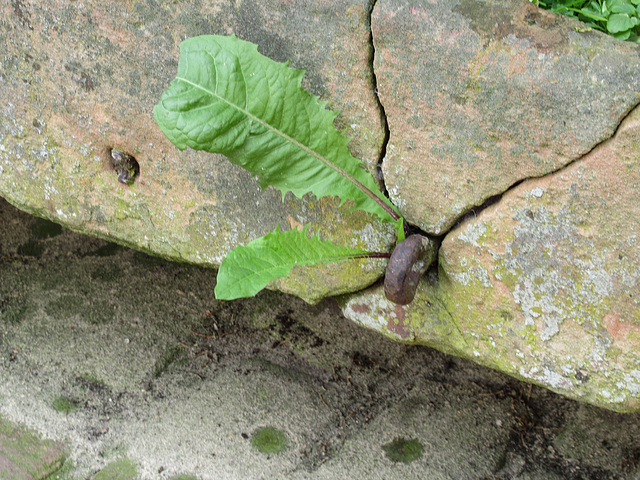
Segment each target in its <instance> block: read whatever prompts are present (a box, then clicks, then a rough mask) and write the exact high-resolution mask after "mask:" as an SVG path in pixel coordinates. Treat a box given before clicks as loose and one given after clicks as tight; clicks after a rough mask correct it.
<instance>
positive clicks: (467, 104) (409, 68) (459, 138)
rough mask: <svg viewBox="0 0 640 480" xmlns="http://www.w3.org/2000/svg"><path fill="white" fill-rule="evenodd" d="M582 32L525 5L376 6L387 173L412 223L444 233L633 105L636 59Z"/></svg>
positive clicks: (494, 0)
mask: <svg viewBox="0 0 640 480" xmlns="http://www.w3.org/2000/svg"><path fill="white" fill-rule="evenodd" d="M584 29H585V25H584V24H582V23H580V22H578V21H575V20H573V19H569V18H567V17H561V16H559V15H556V14H554V13H551V12H547V11H544V10H540V9H538V8H537V7H535V6H534V5H532V4H531V3H529V2H526V1H522V0H508V1H505V0H487V1H477V0H461V1H455V2H454V1H450V0H438V1H431V2H423V1H417V0H384V1H382V0H381V1H379V2H378V3H377V4H376V7H375V9H374V11H373V17H372V31H373V40H374V45H375V52H376V55H375V60H374V66H375V73H376V77H377V80H378V92H379V95H380V101H381V102H382V104H383V106H384V108H385V112H386V114H387V117H388V122H389V129H390V132H391V133H390V134H391V137H390V140H389V145H388V147H387V152H386V157H385V159H384V164H383V171H384V174H385V183H386V186H387V190H388V191H389V193H390V195H391V198H392V199H393V201H394V202H395V203H396V205H397V206H398V207H399V208H400V209H401V212H402V213H403V215H404V216H405V217H406V218H407V219H408V220H409V221H410V222H411V223H413V224H416V225H419V226H420V227H421V228H422V229H424V230H426V231H428V232H430V233H433V234H443V233H445V232H446V231H447V230H448V229H449V228H450V227H451V226H452V225H453V224H454V223H455V222H456V220H457V219H458V218H459V217H460V215H461V214H462V213H464V212H466V211H468V210H470V209H471V208H473V207H475V206H478V205H481V204H483V203H484V202H485V200H487V199H488V198H490V197H491V196H494V195H497V194H500V193H502V192H503V191H504V190H506V189H507V188H508V187H510V186H512V185H513V184H514V183H516V182H518V181H520V180H523V179H526V178H531V177H538V176H542V175H545V174H548V173H550V172H553V171H556V170H557V169H558V168H560V167H562V166H564V165H566V164H568V163H569V162H571V161H572V160H575V159H576V158H579V157H580V156H581V155H583V154H585V153H587V152H588V151H590V150H591V149H592V148H593V147H594V146H595V145H597V144H598V143H600V142H602V141H603V140H605V139H607V138H609V137H610V136H611V134H612V133H613V131H614V129H615V128H616V126H617V125H618V124H619V122H620V120H621V119H622V118H623V117H624V115H626V114H627V113H628V112H629V111H630V110H631V108H632V107H633V106H634V105H635V104H637V103H638V101H639V100H640V74H639V72H640V51H639V50H638V47H637V46H636V45H634V44H631V43H628V42H627V43H623V42H620V41H618V40H615V39H614V38H612V37H610V36H607V35H604V34H601V33H597V32H595V31H589V32H583V33H581V32H579V31H576V30H584Z"/></svg>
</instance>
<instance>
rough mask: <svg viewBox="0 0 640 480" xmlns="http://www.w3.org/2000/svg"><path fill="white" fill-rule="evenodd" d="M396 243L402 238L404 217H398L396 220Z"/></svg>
mask: <svg viewBox="0 0 640 480" xmlns="http://www.w3.org/2000/svg"><path fill="white" fill-rule="evenodd" d="M396 237H397V241H396V243H400V242H402V241H403V240H404V218H402V217H400V218H399V219H398V221H397V222H396Z"/></svg>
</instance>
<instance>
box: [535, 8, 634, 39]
mask: <svg viewBox="0 0 640 480" xmlns="http://www.w3.org/2000/svg"><path fill="white" fill-rule="evenodd" d="M531 1H532V2H533V3H535V4H536V5H538V6H539V7H541V8H544V9H546V10H551V11H553V12H557V13H561V14H562V15H567V16H570V17H576V18H578V19H580V20H582V21H583V22H584V23H586V24H587V25H589V26H590V27H591V28H593V29H594V30H600V31H601V32H605V33H608V34H610V35H613V36H614V37H616V38H618V39H620V40H629V41H632V42H639V43H640V0H531Z"/></svg>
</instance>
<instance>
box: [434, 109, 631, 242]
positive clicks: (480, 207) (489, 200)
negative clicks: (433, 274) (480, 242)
mask: <svg viewBox="0 0 640 480" xmlns="http://www.w3.org/2000/svg"><path fill="white" fill-rule="evenodd" d="M636 108H640V100H639V101H638V102H637V103H635V104H634V105H632V106H631V107H630V108H629V110H627V111H626V112H625V113H624V114H623V115H621V118H620V121H619V122H618V124H617V125H616V127H615V128H614V129H613V132H612V133H611V135H609V136H608V137H607V138H605V139H604V140H601V141H600V142H598V143H596V144H595V145H594V146H593V147H592V148H591V149H589V151H587V152H585V153H583V154H582V155H580V156H578V157H576V158H574V159H573V160H570V161H569V162H568V163H566V164H564V165H562V166H560V167H558V168H556V169H555V170H552V171H550V172H547V173H545V174H543V175H537V176H530V177H525V178H521V179H519V180H517V181H515V182H513V183H512V184H511V185H509V186H508V187H507V188H505V189H504V190H503V191H502V192H501V193H498V194H496V195H492V196H490V197H489V198H487V199H486V200H485V201H484V202H483V203H482V204H480V205H478V206H475V207H472V208H470V209H469V210H467V211H466V212H464V213H463V214H461V215H460V216H459V217H458V219H457V220H456V221H455V222H454V223H453V225H452V226H451V228H449V229H448V230H447V231H446V232H444V233H442V234H441V235H438V237H437V238H438V239H440V240H441V241H442V240H444V238H445V237H446V236H447V235H448V234H449V233H451V232H452V231H454V230H455V229H456V228H458V226H460V224H461V223H462V222H464V221H465V220H467V219H468V218H470V217H472V216H473V217H477V216H478V215H479V214H480V213H481V212H482V211H483V210H485V209H486V208H488V207H490V206H492V205H495V204H496V203H498V202H500V201H501V200H502V198H503V197H504V196H505V195H506V194H508V193H509V192H510V191H512V190H514V189H515V188H516V187H518V185H520V184H522V183H524V182H526V181H529V180H537V179H541V178H545V177H548V176H550V175H556V174H558V173H560V172H562V171H564V170H567V169H568V168H569V167H571V166H572V165H574V164H575V163H577V162H579V161H581V160H583V159H584V158H585V157H587V156H588V155H590V154H591V153H592V152H594V151H595V150H596V149H598V148H600V146H602V145H604V144H605V143H607V142H608V141H610V140H611V139H613V138H615V136H616V135H617V134H618V130H620V126H621V125H622V124H623V123H624V122H625V120H626V119H627V118H628V117H629V115H631V113H632V112H633V111H634V110H635V109H636Z"/></svg>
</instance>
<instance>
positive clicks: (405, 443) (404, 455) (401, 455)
mask: <svg viewBox="0 0 640 480" xmlns="http://www.w3.org/2000/svg"><path fill="white" fill-rule="evenodd" d="M382 449H383V450H384V451H385V453H386V454H387V458H388V459H389V460H391V461H392V462H402V463H411V462H413V461H414V460H417V459H419V458H420V457H421V456H422V454H423V453H424V446H423V445H422V443H420V441H419V440H418V439H417V438H414V439H413V440H405V439H404V438H400V437H398V438H396V439H394V440H393V441H392V442H389V443H387V444H385V445H383V446H382Z"/></svg>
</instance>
